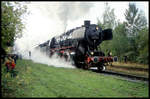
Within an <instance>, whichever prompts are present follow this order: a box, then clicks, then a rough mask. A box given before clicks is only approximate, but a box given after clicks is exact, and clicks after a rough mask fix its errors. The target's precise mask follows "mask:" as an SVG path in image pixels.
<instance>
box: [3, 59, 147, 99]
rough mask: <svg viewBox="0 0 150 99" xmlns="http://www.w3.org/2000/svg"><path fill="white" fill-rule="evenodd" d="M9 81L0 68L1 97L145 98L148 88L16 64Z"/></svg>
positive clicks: (79, 72) (27, 62)
mask: <svg viewBox="0 0 150 99" xmlns="http://www.w3.org/2000/svg"><path fill="white" fill-rule="evenodd" d="M16 71H18V75H17V76H16V77H15V78H11V77H10V74H9V73H6V72H5V67H4V65H2V71H1V74H2V76H1V77H2V80H1V85H2V89H1V90H2V97H57V98H58V97H101V98H102V97H149V95H148V93H149V92H148V91H149V85H148V84H147V83H143V82H130V81H127V80H124V79H122V78H119V77H114V76H108V75H103V74H99V73H95V72H92V71H85V70H81V69H71V68H56V67H53V66H47V65H44V64H39V63H34V62H32V61H30V60H18V61H17V65H16Z"/></svg>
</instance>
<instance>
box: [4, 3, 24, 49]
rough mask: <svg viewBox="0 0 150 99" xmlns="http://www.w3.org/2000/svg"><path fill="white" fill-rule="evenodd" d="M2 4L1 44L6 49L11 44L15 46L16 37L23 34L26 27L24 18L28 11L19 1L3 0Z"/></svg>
mask: <svg viewBox="0 0 150 99" xmlns="http://www.w3.org/2000/svg"><path fill="white" fill-rule="evenodd" d="M1 6H2V10H1V11H2V18H1V37H2V42H1V45H2V48H4V49H5V50H6V49H7V48H8V47H9V46H13V43H14V41H15V39H16V38H17V37H19V36H21V34H22V30H23V28H24V24H23V22H22V18H23V15H24V14H25V13H26V12H27V7H26V6H25V5H21V4H20V3H18V2H8V1H7V2H5V1H3V2H2V3H1Z"/></svg>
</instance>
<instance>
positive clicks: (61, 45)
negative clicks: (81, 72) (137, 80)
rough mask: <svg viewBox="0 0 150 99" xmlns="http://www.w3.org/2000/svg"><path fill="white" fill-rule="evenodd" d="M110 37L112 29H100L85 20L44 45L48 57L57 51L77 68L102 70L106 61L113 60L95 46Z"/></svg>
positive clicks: (111, 36)
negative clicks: (82, 23) (80, 24)
mask: <svg viewBox="0 0 150 99" xmlns="http://www.w3.org/2000/svg"><path fill="white" fill-rule="evenodd" d="M112 38H113V35H112V29H105V30H102V28H101V27H99V26H98V25H96V24H90V21H89V20H86V21H84V25H82V26H81V27H77V28H74V29H71V30H69V31H67V32H65V33H63V34H62V35H60V36H56V37H53V38H52V39H51V40H50V42H49V45H45V46H47V48H48V49H47V51H49V56H50V57H51V56H53V54H54V53H57V54H58V55H59V56H60V57H64V58H65V59H66V61H73V63H74V64H75V66H76V67H78V68H84V69H89V68H91V67H97V68H98V70H99V71H102V70H104V69H105V66H106V65H105V64H106V63H108V62H113V57H111V56H105V54H104V53H103V52H102V51H99V50H98V48H97V47H98V45H100V44H101V43H102V42H103V41H105V40H111V39H112Z"/></svg>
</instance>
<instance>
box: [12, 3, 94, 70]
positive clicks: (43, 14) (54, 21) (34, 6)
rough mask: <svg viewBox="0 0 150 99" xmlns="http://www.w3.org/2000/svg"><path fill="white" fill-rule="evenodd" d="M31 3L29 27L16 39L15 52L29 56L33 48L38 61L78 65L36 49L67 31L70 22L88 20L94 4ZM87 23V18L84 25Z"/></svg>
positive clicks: (66, 65) (33, 54)
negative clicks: (87, 17) (87, 16)
mask: <svg viewBox="0 0 150 99" xmlns="http://www.w3.org/2000/svg"><path fill="white" fill-rule="evenodd" d="M27 6H28V9H29V10H30V11H31V12H30V13H31V14H30V15H28V16H27V17H26V20H25V22H26V29H24V32H23V36H22V37H21V38H18V39H17V40H16V41H15V46H14V50H15V53H19V54H21V55H22V56H23V58H25V59H29V51H31V59H32V60H33V61H34V62H39V63H43V64H48V65H50V66H51V65H53V66H56V67H68V68H74V66H72V65H71V63H68V62H65V61H64V60H62V59H60V58H58V57H56V56H54V57H53V58H51V59H50V58H49V57H47V56H46V55H44V54H43V53H41V52H39V51H37V50H34V48H35V47H36V46H37V45H39V44H41V43H43V42H45V41H47V40H50V39H51V38H52V37H54V36H58V35H60V34H62V33H63V32H64V31H66V29H67V26H69V25H70V24H68V22H69V21H76V20H77V19H79V18H81V19H84V16H86V15H87V14H88V12H89V10H90V8H91V7H92V6H93V4H92V3H86V2H30V3H28V4H27ZM83 22H84V20H83V21H82V23H81V25H83ZM72 24H74V23H72ZM81 25H79V26H81ZM72 26H73V25H72ZM72 28H75V27H72ZM70 29H71V28H70Z"/></svg>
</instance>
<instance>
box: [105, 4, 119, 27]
mask: <svg viewBox="0 0 150 99" xmlns="http://www.w3.org/2000/svg"><path fill="white" fill-rule="evenodd" d="M103 25H104V27H105V28H111V29H114V28H115V26H116V16H115V14H114V9H111V8H110V6H109V5H108V3H105V10H104V13H103Z"/></svg>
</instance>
